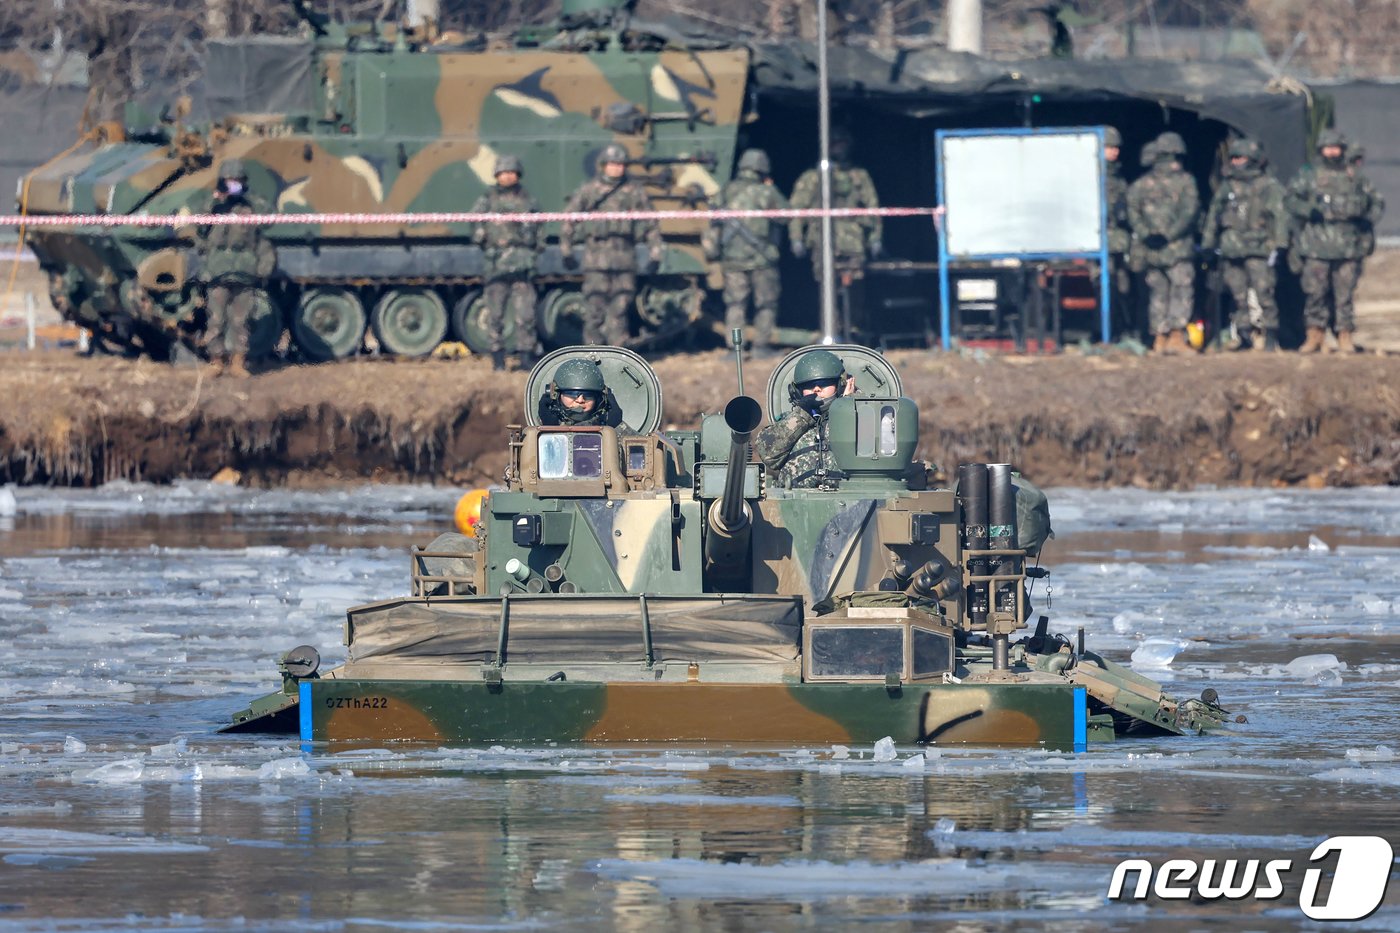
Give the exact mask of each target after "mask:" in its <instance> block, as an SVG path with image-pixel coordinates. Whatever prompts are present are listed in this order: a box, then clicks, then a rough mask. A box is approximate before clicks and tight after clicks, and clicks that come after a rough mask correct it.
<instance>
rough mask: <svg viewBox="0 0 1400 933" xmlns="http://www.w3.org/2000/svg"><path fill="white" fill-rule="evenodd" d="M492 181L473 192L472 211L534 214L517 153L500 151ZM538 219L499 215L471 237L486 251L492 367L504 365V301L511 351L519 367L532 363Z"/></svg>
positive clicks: (488, 332) (487, 306) (531, 364)
mask: <svg viewBox="0 0 1400 933" xmlns="http://www.w3.org/2000/svg"><path fill="white" fill-rule="evenodd" d="M495 175H496V187H494V188H492V189H490V190H489V191H487V192H486V193H485V194H483V195H482V196H481V197H479V198H477V201H476V204H475V205H473V206H472V212H473V213H477V214H534V213H538V212H539V209H540V206H539V204H538V203H536V201H535V199H534V198H533V197H531V196H530V192H528V191H526V190H525V186H524V185H522V184H521V183H520V179H521V176H522V175H524V170H523V169H522V168H521V166H520V159H519V158H517V157H516V156H513V155H503V156H499V157H498V158H497V159H496V171H495ZM538 236H539V225H538V224H533V223H516V222H514V221H506V220H498V221H495V222H493V223H479V224H477V225H476V229H475V230H474V231H473V233H472V240H473V241H475V243H476V245H478V246H480V247H481V249H482V252H483V253H485V255H486V288H485V290H484V293H483V297H484V298H485V302H486V319H485V322H484V323H485V325H486V333H487V337H488V339H489V340H490V341H491V368H492V369H494V370H497V371H500V370H504V369H505V368H506V342H505V315H506V307H507V305H509V307H510V314H511V318H512V320H514V321H515V352H516V355H517V356H518V357H519V361H520V368H521V369H529V368H530V367H531V366H534V365H535V359H534V357H535V286H534V284H533V283H532V282H531V281H530V276H531V275H532V274H533V273H534V271H535V245H536V242H537V239H538Z"/></svg>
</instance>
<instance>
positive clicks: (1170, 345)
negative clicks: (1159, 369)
mask: <svg viewBox="0 0 1400 933" xmlns="http://www.w3.org/2000/svg"><path fill="white" fill-rule="evenodd" d="M1162 352H1163V353H1166V354H1168V355H1169V356H1181V355H1182V354H1185V353H1190V352H1191V344H1190V343H1188V342H1187V341H1186V331H1184V330H1179V329H1178V330H1174V331H1172V332H1171V333H1169V334H1167V344H1166V346H1165V347H1163V348H1162Z"/></svg>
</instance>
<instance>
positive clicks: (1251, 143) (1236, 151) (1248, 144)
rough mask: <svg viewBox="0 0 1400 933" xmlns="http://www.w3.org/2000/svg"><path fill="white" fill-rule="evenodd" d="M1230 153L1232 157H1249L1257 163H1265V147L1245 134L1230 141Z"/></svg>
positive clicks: (1252, 161)
mask: <svg viewBox="0 0 1400 933" xmlns="http://www.w3.org/2000/svg"><path fill="white" fill-rule="evenodd" d="M1229 155H1230V158H1232V159H1240V158H1243V159H1248V160H1249V161H1250V162H1251V163H1253V164H1255V165H1262V164H1264V147H1263V146H1260V145H1259V143H1258V142H1256V141H1255V140H1253V139H1249V138H1247V137H1244V136H1241V137H1239V138H1238V139H1233V140H1231V141H1230V149H1229Z"/></svg>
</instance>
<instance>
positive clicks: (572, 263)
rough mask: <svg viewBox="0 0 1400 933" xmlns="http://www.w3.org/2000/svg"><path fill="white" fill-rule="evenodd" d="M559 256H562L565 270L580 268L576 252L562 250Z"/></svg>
mask: <svg viewBox="0 0 1400 933" xmlns="http://www.w3.org/2000/svg"><path fill="white" fill-rule="evenodd" d="M559 256H560V258H561V259H563V261H564V268H565V269H577V268H578V257H577V256H575V255H574V251H573V250H571V249H566V250H560V252H559Z"/></svg>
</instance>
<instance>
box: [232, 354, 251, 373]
mask: <svg viewBox="0 0 1400 933" xmlns="http://www.w3.org/2000/svg"><path fill="white" fill-rule="evenodd" d="M228 374H229V375H230V376H232V377H233V378H234V379H247V378H248V377H249V376H250V375H251V373H249V372H248V359H247V357H245V356H244V355H243V354H242V353H235V354H234V355H233V356H231V357H229V361H228Z"/></svg>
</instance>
